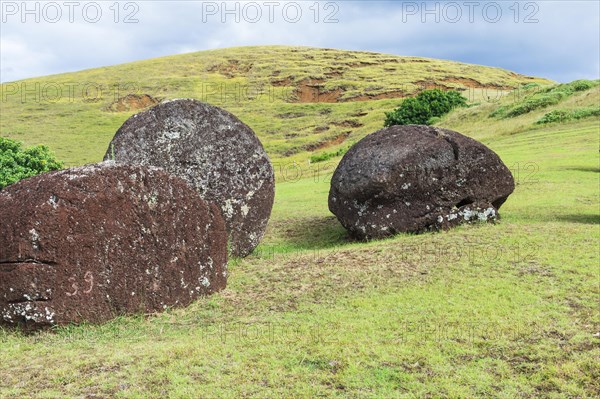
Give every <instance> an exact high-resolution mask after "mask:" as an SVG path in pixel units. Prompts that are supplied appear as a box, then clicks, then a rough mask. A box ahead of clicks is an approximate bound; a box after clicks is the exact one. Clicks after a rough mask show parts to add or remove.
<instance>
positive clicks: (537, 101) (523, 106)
mask: <svg viewBox="0 0 600 399" xmlns="http://www.w3.org/2000/svg"><path fill="white" fill-rule="evenodd" d="M530 84H531V83H530ZM599 84H600V80H575V81H573V82H571V83H562V84H558V85H554V86H548V87H544V88H541V89H540V90H536V91H535V92H534V93H532V94H530V95H527V96H526V97H525V98H524V99H523V100H521V101H519V102H517V103H516V104H514V105H512V106H509V105H505V106H502V107H499V108H498V109H496V110H495V111H494V112H492V113H491V114H490V116H491V117H501V118H514V117H515V116H519V115H524V114H527V113H529V112H531V111H534V110H536V109H540V108H546V107H548V106H551V105H556V104H558V103H559V102H561V101H562V100H564V99H565V98H567V97H569V96H571V95H573V94H574V93H576V92H579V91H585V90H589V89H591V88H593V87H596V86H598V85H599ZM526 86H528V85H526ZM526 86H523V87H524V88H525V87H526ZM552 117H553V118H558V117H559V115H558V114H555V115H553V116H552Z"/></svg>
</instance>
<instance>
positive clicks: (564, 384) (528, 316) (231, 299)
mask: <svg viewBox="0 0 600 399" xmlns="http://www.w3.org/2000/svg"><path fill="white" fill-rule="evenodd" d="M230 51H231V53H229V54H227V53H226V52H225V51H223V52H221V53H220V52H206V54H204V53H194V54H189V55H184V56H177V57H169V58H167V59H159V60H152V61H148V63H155V64H156V67H157V71H156V75H147V76H148V77H149V79H150V78H152V77H154V76H162V77H164V78H165V79H167V78H168V79H170V80H171V83H172V84H173V86H172V87H171V88H170V89H169V90H175V89H173V87H176V85H177V84H179V85H180V86H181V87H184V86H185V85H187V84H188V83H189V82H188V79H186V76H190V77H193V76H196V75H195V73H196V69H194V68H195V64H190V63H189V61H190V60H204V61H203V62H204V64H202V65H203V66H202V68H206V65H209V67H210V66H211V65H213V64H215V65H222V59H230V58H234V57H235V56H239V58H240V59H252V57H256V59H258V58H260V57H259V55H260V54H262V53H261V52H262V51H264V52H270V51H284V50H283V49H280V48H262V49H260V51H258V49H256V48H255V49H253V50H247V49H234V50H230ZM305 53H306V54H305ZM344 53H347V57H348V58H351V57H350V56H349V55H353V56H355V57H357V59H358V60H359V61H361V60H362V61H363V62H367V61H368V59H370V58H373V57H374V58H377V57H379V58H389V57H390V56H383V55H372V54H371V55H369V54H367V53H356V54H355V53H350V52H344ZM256 54H258V55H256ZM293 54H296V55H297V56H298V57H303V58H302V59H305V60H314V61H315V65H316V66H315V68H325V69H326V66H327V65H329V64H327V59H328V58H327V57H329V56H330V55H331V52H327V51H318V50H315V49H299V51H298V52H296V53H293ZM348 54H349V55H348ZM306 55H308V56H313V57H314V58H315V59H316V60H315V59H310V58H304V57H305V56H306ZM246 56H247V57H246ZM339 56H340V57H342V56H341V55H339ZM186 57H187V58H186ZM203 57H204V58H203ZM209 57H212V58H209ZM291 57H292V56H291ZM363 57H366V58H367V60H365V59H363ZM205 59H211V60H212V61H210V62H208V61H205ZM185 60H187V61H185ZM180 61H181V63H178V62H180ZM300 61H301V60H299V59H298V60H295V61H294V59H293V57H292V61H290V62H289V64H288V63H280V64H278V70H280V72H279V74H278V75H277V76H288V75H293V76H296V77H297V78H299V79H302V77H303V76H304V75H303V74H302V73H301V71H304V70H306V69H307V68H309V66H310V65H312V64H310V65H308V66H306V65H305V66H302V64H301V62H300ZM317 61H318V62H317ZM186 62H188V63H186ZM296 62H298V63H299V64H298V65H299V66H298V67H297V68H296V67H295V66H294V65H295V63H296ZM432 62H434V63H435V64H439V67H438V68H431V69H440V70H443V71H442V72H439V75H431V76H433V78H431V79H433V80H435V79H437V78H436V76H437V77H440V76H441V77H444V76H448V75H450V74H452V75H453V76H461V75H460V73H464V74H465V75H462V76H467V77H469V78H470V79H476V80H478V81H480V82H487V83H493V82H496V81H497V80H495V79H497V78H498V76H497V75H494V74H495V73H500V72H498V71H500V70H497V69H487V68H485V67H477V68H478V69H477V71H474V70H473V69H472V68H475V67H474V66H464V64H458V63H449V62H442V61H436V60H432ZM169 64H172V65H174V67H173V68H172V69H171V68H169ZM408 64H410V65H412V63H408ZM414 64H415V65H416V66H421V65H422V64H425V63H414ZM148 65H150V64H148ZM227 65H229V64H227ZM399 65H404V64H402V63H400V64H399ZM145 66H146V64H144V62H142V63H134V64H127V65H122V66H117V67H114V68H106V69H99V70H93V71H84V72H81V73H80V74H87V75H85V76H86V79H87V78H89V79H101V78H102V79H106V82H110V81H111V79H118V78H119V76H121V75H119V74H125V73H127V74H130V75H127V76H134V75H135V73H136V68H138V67H145ZM388 67H389V66H385V68H388ZM451 67H452V68H456V69H454V70H452V72H445V70H444V68H451ZM161 68H162V69H161ZM198 68H200V67H198ZM202 68H200V69H199V71H204V70H205V69H202ZM255 68H256V69H257V70H254V69H255ZM269 68H270V69H269ZM273 68H274V66H273V65H268V64H265V63H260V62H258V61H254V63H253V66H252V67H251V68H250V69H249V70H247V71H244V74H245V75H244V76H259V77H263V76H271V74H273ZM364 68H367V69H364V70H363V69H361V70H360V73H362V74H364V76H370V74H372V75H373V76H374V77H375V78H379V77H380V76H382V75H383V74H384V69H383V67H382V68H381V70H379V69H377V68H379V66H376V65H367V66H364ZM176 69H177V70H178V75H174V72H173V71H175V70H176ZM238 69H242V70H245V68H244V67H241V66H239V65H238ZM421 72H422V73H423V74H424V76H425V77H424V78H422V77H421V76H420V75H419V76H418V77H416V78H415V80H422V79H430V78H428V76H430V75H428V74H429V73H438V72H436V71H433V72H432V71H431V70H428V69H424V70H423V71H421ZM421 72H419V73H421ZM202 73H205V72H202ZM224 73H229V72H228V70H225V71H224ZM313 73H315V74H316V72H309V73H308V72H307V74H308V75H311V74H313ZM348 73H355V72H348ZM415 73H416V72H415ZM502 73H505V74H506V77H512V75H511V74H510V73H508V72H502ZM185 74H188V75H185ZM105 75H106V78H105V77H104V76H105ZM74 76H76V75H75V74H73V75H64V76H62V75H61V76H57V77H49V78H40V81H43V80H44V79H50V80H52V79H55V78H56V79H64V81H69V80H73V79H78V78H77V77H74ZM123 76H125V75H123ZM140 76H143V75H140ZM486 76H487V78H486ZM503 76H504V75H503ZM375 78H374V79H375ZM224 79H229V78H227V77H224ZM231 79H236V78H235V77H233V78H231ZM240 79H241V78H240ZM347 79H348V80H351V81H354V82H355V81H356V80H353V79H351V78H347ZM385 79H387V77H386V78H384V77H381V82H384V83H382V84H381V85H382V86H386V85H388V84H390V83H389V81H387V80H385ZM486 79H488V80H486ZM415 80H413V81H415ZM446 80H447V79H446ZM377 81H378V82H379V80H377ZM527 81H528V82H529V81H531V79H528V80H527ZM535 81H537V82H539V83H543V84H547V83H549V82H547V81H544V80H543V79H535ZM501 83H502V84H505V82H504V81H502V82H501ZM513 83H514V84H515V85H518V84H521V83H527V82H525V81H523V82H521V81H519V82H516V81H514V82H513ZM328 84H332V83H331V82H329V83H328ZM361 84H362V83H361ZM331 87H339V85H337V84H335V83H334V84H332V86H331ZM363 88H364V87H363V86H360V87H359V89H360V90H362V89H363ZM359 89H357V90H359ZM360 90H359V91H360ZM165 93H167V95H166V97H169V96H170V95H171V94H172V93H173V92H172V91H167V92H165ZM515 93H516V92H512V95H511V93H508V92H507V93H505V95H504V96H503V97H502V99H501V100H499V101H490V100H489V99H486V98H484V97H480V98H474V99H473V100H472V101H471V103H472V106H471V107H469V108H465V109H459V110H456V111H453V112H452V113H451V114H449V115H447V116H446V117H444V118H442V120H441V121H440V122H439V125H440V126H443V127H448V128H450V129H454V130H457V131H459V132H461V133H463V134H466V135H468V136H470V137H473V138H475V139H477V140H479V141H481V142H483V143H484V144H486V145H488V146H489V147H490V148H491V149H493V150H494V151H496V152H497V153H498V154H499V155H500V157H501V158H502V159H503V161H504V162H505V163H506V165H507V166H508V167H509V168H511V170H512V171H513V174H514V176H515V180H516V182H517V187H516V190H515V192H514V193H513V194H512V195H511V196H510V197H509V199H508V200H507V202H506V203H505V204H504V206H503V207H502V208H501V210H500V213H501V215H502V219H501V221H500V222H499V223H497V224H495V225H491V224H483V225H471V226H461V227H459V228H456V229H453V230H450V231H447V232H440V233H428V234H422V235H408V234H401V235H398V236H396V237H394V238H391V239H387V240H382V241H372V242H368V243H359V242H352V241H350V240H348V238H347V235H346V232H345V230H344V229H343V228H342V227H341V225H340V224H339V223H338V222H337V220H336V219H335V217H334V216H333V215H332V214H331V213H330V212H329V211H328V209H327V194H328V190H329V177H330V176H331V173H332V171H333V169H334V168H335V165H336V164H337V162H338V161H339V159H340V157H337V158H332V159H331V160H329V161H327V162H320V163H313V164H309V163H308V162H307V159H308V157H309V156H310V155H311V154H313V153H315V151H312V152H311V151H307V150H306V149H303V150H301V151H297V152H296V151H289V150H290V149H295V148H298V147H299V146H302V145H305V144H306V143H314V142H318V141H320V140H322V137H320V136H319V137H314V135H310V134H308V133H307V131H308V130H314V126H320V125H322V124H325V123H327V124H328V126H330V127H331V129H330V130H327V131H325V132H326V133H327V134H329V133H330V132H331V131H332V130H335V132H334V135H335V134H338V133H337V132H339V131H340V130H343V129H346V130H351V133H350V135H349V137H348V138H347V139H346V141H345V142H343V143H338V144H336V146H332V147H331V148H332V149H337V148H338V147H339V146H343V145H347V144H348V143H350V142H351V141H353V140H358V139H360V138H361V137H364V135H365V134H368V133H370V132H372V131H374V130H376V129H379V128H381V126H382V125H383V119H384V117H383V115H384V112H385V111H389V110H391V108H393V107H395V106H397V105H398V103H399V102H400V100H399V99H381V100H371V101H348V102H338V103H293V102H285V101H279V102H272V103H268V104H249V105H248V106H246V105H244V104H233V106H232V107H228V106H227V104H224V105H223V104H221V105H223V106H224V107H225V108H227V109H229V110H230V111H232V112H234V113H235V114H239V116H240V117H241V119H242V120H243V121H245V122H246V123H248V124H249V125H250V126H252V127H253V128H254V129H255V130H256V131H257V134H258V135H259V136H260V138H261V140H262V141H263V143H264V144H265V147H266V148H267V151H268V152H269V154H270V156H271V157H272V160H273V162H274V165H275V168H276V173H277V186H276V200H275V205H274V209H273V213H272V217H271V220H270V223H269V228H268V231H267V234H266V236H265V238H264V240H263V242H262V244H261V245H260V246H259V248H258V249H257V251H255V253H254V254H253V255H251V256H249V257H247V258H245V259H232V260H230V263H229V269H230V277H229V282H228V288H227V289H226V290H225V291H223V292H221V293H218V294H215V295H213V296H211V297H208V298H205V299H202V300H199V301H198V302H196V303H194V304H193V305H192V306H190V307H188V308H186V309H171V310H169V311H167V312H165V313H162V314H157V315H146V316H138V317H126V318H119V319H117V320H114V321H111V322H109V323H106V324H103V325H82V326H67V327H60V328H56V329H55V330H54V331H50V332H42V333H38V334H35V335H29V336H25V335H22V334H21V333H18V332H15V331H9V330H3V329H0V359H1V361H0V398H6V399H9V398H10V399H22V398H73V399H75V398H77V399H79V398H86V399H104V398H140V399H150V398H156V399H165V398H190V399H196V398H203V399H204V398H206V399H212V398H232V399H233V398H236V399H237V398H285V399H288V398H378V399H379V398H382V399H387V398H415V399H417V398H418V399H421V398H486V399H487V398H504V399H515V398H540V399H542V398H544V399H545V398H552V399H558V398H560V399H575V398H580V399H583V398H596V397H598V396H600V382H599V381H600V362H599V359H600V336H599V333H600V315H599V312H598V309H599V308H598V305H599V295H600V268H599V264H600V240H599V238H600V234H599V233H600V230H599V229H600V214H599V206H600V198H599V177H600V174H599V173H600V164H599V162H600V157H599V147H600V120H599V119H598V118H597V117H591V118H586V119H582V120H577V121H570V122H568V123H552V124H547V125H539V124H536V123H535V122H536V121H537V120H539V119H540V118H541V117H542V116H543V115H544V114H546V113H547V112H549V111H551V110H554V109H561V110H575V109H579V108H582V107H595V106H598V105H599V104H600V90H599V88H598V86H596V87H595V88H592V89H590V90H586V91H582V92H577V93H575V94H573V95H572V96H569V97H568V98H566V99H564V100H562V101H561V102H560V103H559V104H556V105H552V106H550V107H546V108H543V109H538V110H534V111H532V112H530V113H527V114H525V115H521V116H518V117H515V118H504V119H503V118H498V117H494V116H491V115H492V114H493V112H494V111H495V110H497V109H498V107H500V106H506V105H510V104H512V103H514V102H517V101H521V100H522V99H521V98H520V97H519V98H516V96H515ZM527 93H528V92H527V91H525V92H524V95H526V94H527ZM188 94H189V92H187V91H185V90H183V91H182V92H181V95H178V97H185V96H187V95H188ZM356 94H357V92H352V91H351V90H350V89H349V90H348V92H346V93H345V94H344V95H356ZM194 97H196V98H197V96H194ZM169 98H170V97H169ZM215 103H216V102H215ZM216 104H217V105H219V104H218V103H216ZM103 106H105V105H101V104H98V103H94V104H93V106H92V105H90V103H77V102H75V103H71V104H53V105H52V104H46V105H37V104H36V105H34V104H29V103H26V104H24V105H23V104H20V103H18V102H15V101H12V102H11V101H6V102H3V103H2V111H3V113H2V121H1V123H0V126H1V129H2V131H1V132H2V135H3V136H8V137H13V138H18V139H21V140H23V141H25V142H26V143H27V144H39V143H43V144H48V145H49V146H50V147H51V148H52V149H53V150H54V151H55V152H56V153H57V154H58V155H59V158H61V159H63V160H65V161H67V162H68V163H70V164H80V163H84V162H92V161H97V160H99V159H100V158H101V157H102V155H103V153H104V150H105V147H106V144H107V143H108V141H109V140H110V138H111V136H112V134H113V133H114V131H115V130H116V128H118V126H119V125H120V124H121V123H122V122H123V121H124V120H125V119H126V118H127V116H128V115H130V114H131V112H130V113H107V112H104V111H101V108H102V107H103ZM261 107H263V108H264V112H262V113H260V112H258V111H259V110H260V109H261ZM326 109H329V110H330V111H328V112H324V110H326ZM364 113H366V115H364V116H354V117H353V116H351V115H359V114H360V115H362V114H364ZM283 114H288V115H289V114H292V116H294V117H292V118H274V117H273V115H283ZM298 114H304V116H297V115H298ZM296 116H297V117H296ZM319 118H321V119H319ZM348 118H350V119H352V118H354V119H356V120H358V121H360V123H361V124H362V126H357V127H352V126H350V127H347V126H336V125H334V124H333V123H332V122H334V121H335V122H336V123H341V122H342V121H344V120H346V119H348ZM302 126H309V127H308V128H302ZM338 129H339V130H338ZM292 132H293V133H294V134H297V136H294V137H291V138H286V134H291V133H292ZM328 132H329V133H328ZM286 151H287V154H288V156H285V154H286ZM318 151H322V150H316V152H317V153H318Z"/></svg>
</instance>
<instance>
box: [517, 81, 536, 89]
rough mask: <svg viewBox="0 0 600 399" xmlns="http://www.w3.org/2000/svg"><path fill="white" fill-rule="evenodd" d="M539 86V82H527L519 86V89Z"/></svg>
mask: <svg viewBox="0 0 600 399" xmlns="http://www.w3.org/2000/svg"><path fill="white" fill-rule="evenodd" d="M539 86H540V84H539V83H535V82H531V83H527V84H524V85H523V86H521V90H528V89H532V88H534V87H539Z"/></svg>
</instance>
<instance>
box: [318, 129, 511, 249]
mask: <svg viewBox="0 0 600 399" xmlns="http://www.w3.org/2000/svg"><path fill="white" fill-rule="evenodd" d="M514 187H515V184H514V180H513V177H512V174H511V173H510V171H509V169H508V168H507V167H506V165H504V163H503V162H502V161H501V160H500V158H499V157H498V155H496V154H495V153H494V152H493V151H492V150H490V149H489V148H487V147H486V146H484V145H483V144H481V143H479V142H477V141H475V140H473V139H471V138H469V137H466V136H463V135H461V134H460V133H457V132H454V131H451V130H447V129H441V128H436V127H431V126H420V125H408V126H392V127H388V128H385V129H382V130H379V131H377V132H375V133H373V134H370V135H368V136H367V137H365V138H364V139H362V140H361V141H359V142H358V143H356V144H355V145H354V146H353V147H352V148H351V149H350V150H349V151H348V152H347V153H346V155H344V157H343V158H342V160H341V162H340V164H339V165H338V167H337V169H336V171H335V173H334V174H333V177H332V181H331V189H330V191H329V209H330V210H331V212H333V213H334V214H335V215H336V216H337V218H338V220H339V221H340V222H341V224H342V225H343V226H344V227H345V228H346V229H347V230H348V231H349V233H350V234H351V235H352V236H354V237H355V238H358V239H371V238H382V237H386V236H390V235H393V234H395V233H399V232H411V233H420V232H424V231H428V230H437V229H446V228H449V227H452V226H455V225H457V224H460V223H464V222H472V221H491V220H495V219H497V218H498V217H499V214H498V209H499V208H500V206H501V205H502V204H503V203H504V201H506V198H507V197H508V196H509V195H510V194H511V193H512V192H513V190H514Z"/></svg>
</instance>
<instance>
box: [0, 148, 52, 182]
mask: <svg viewBox="0 0 600 399" xmlns="http://www.w3.org/2000/svg"><path fill="white" fill-rule="evenodd" d="M62 167H63V163H62V162H60V161H57V160H56V159H55V158H54V155H53V154H52V153H51V152H50V150H49V149H48V147H46V146H43V145H38V146H35V147H31V148H27V149H23V147H22V145H21V143H19V142H18V141H14V140H11V139H7V138H4V137H0V189H3V188H4V187H6V186H8V185H9V184H13V183H16V182H18V181H19V180H22V179H25V178H27V177H31V176H35V175H39V174H40V173H44V172H49V171H51V170H58V169H61V168H62Z"/></svg>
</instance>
